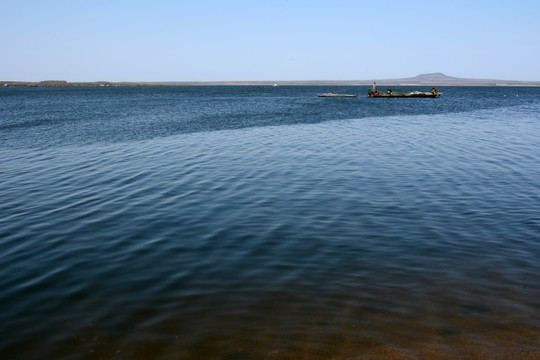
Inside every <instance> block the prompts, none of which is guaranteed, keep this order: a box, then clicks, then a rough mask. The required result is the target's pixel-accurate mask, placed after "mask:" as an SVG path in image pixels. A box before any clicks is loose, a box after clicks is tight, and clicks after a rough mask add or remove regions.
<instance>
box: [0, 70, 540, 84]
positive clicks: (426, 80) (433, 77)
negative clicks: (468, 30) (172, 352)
mask: <svg viewBox="0 0 540 360" xmlns="http://www.w3.org/2000/svg"><path fill="white" fill-rule="evenodd" d="M374 82H375V83H377V85H382V86H540V81H516V80H492V79H466V78H458V77H452V76H446V75H444V74H442V73H431V74H420V75H417V76H415V77H410V78H402V79H374V80H312V81H185V82H182V81H166V82H110V81H94V82H68V81H64V80H45V81H38V82H30V81H0V86H3V87H69V86H72V87H77V86H79V87H82V86H100V87H109V86H208V85H259V86H275V85H278V86H279V85H298V86H308V85H313V86H372V85H373V83H374Z"/></svg>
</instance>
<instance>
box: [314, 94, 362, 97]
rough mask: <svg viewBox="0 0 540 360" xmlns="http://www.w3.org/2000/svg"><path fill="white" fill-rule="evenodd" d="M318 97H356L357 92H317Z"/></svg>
mask: <svg viewBox="0 0 540 360" xmlns="http://www.w3.org/2000/svg"><path fill="white" fill-rule="evenodd" d="M317 96H318V97H357V96H358V94H332V93H324V94H318V95H317Z"/></svg>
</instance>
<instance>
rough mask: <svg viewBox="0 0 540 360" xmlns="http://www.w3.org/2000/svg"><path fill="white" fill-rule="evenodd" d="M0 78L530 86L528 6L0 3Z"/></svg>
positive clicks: (535, 20)
mask: <svg viewBox="0 0 540 360" xmlns="http://www.w3.org/2000/svg"><path fill="white" fill-rule="evenodd" d="M0 19H1V20H0V24H1V28H2V31H1V32H0V80H5V81H41V80H67V81H280V80H281V81H284V80H370V79H392V78H403V77H412V76H416V75H418V74H423V73H432V72H442V73H444V74H446V75H448V76H455V77H463V78H477V79H501V80H524V81H527V80H529V81H540V60H539V59H540V21H539V19H540V1H537V0H530V1H520V0H513V1H499V0H491V1H483V0H479V1H474V0H467V1H461V0H456V1H440V0H439V1H402V0H399V1H397V0H396V1H394V0H372V1H360V0H356V1H348V0H332V1H330V0H324V1H320V0H288V1H287V0H271V1H269V0H263V1H260V0H228V1H212V0H190V1H183V0H177V1H173V0H147V1H139V0H82V1H81V0H48V1H43V0H38V1H35V0H17V1H14V0H0Z"/></svg>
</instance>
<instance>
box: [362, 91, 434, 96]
mask: <svg viewBox="0 0 540 360" xmlns="http://www.w3.org/2000/svg"><path fill="white" fill-rule="evenodd" d="M441 94H442V93H440V92H435V93H432V92H419V91H414V92H410V93H401V94H400V93H391V94H383V93H373V92H371V90H370V91H368V97H370V98H375V97H377V98H378V97H382V98H391V97H398V98H404V97H412V98H436V97H438V96H441Z"/></svg>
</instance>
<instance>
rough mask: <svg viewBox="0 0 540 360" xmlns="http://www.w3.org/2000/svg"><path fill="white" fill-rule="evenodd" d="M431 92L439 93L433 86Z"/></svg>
mask: <svg viewBox="0 0 540 360" xmlns="http://www.w3.org/2000/svg"><path fill="white" fill-rule="evenodd" d="M431 93H432V94H433V95H437V90H435V88H434V87H432V88H431Z"/></svg>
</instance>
